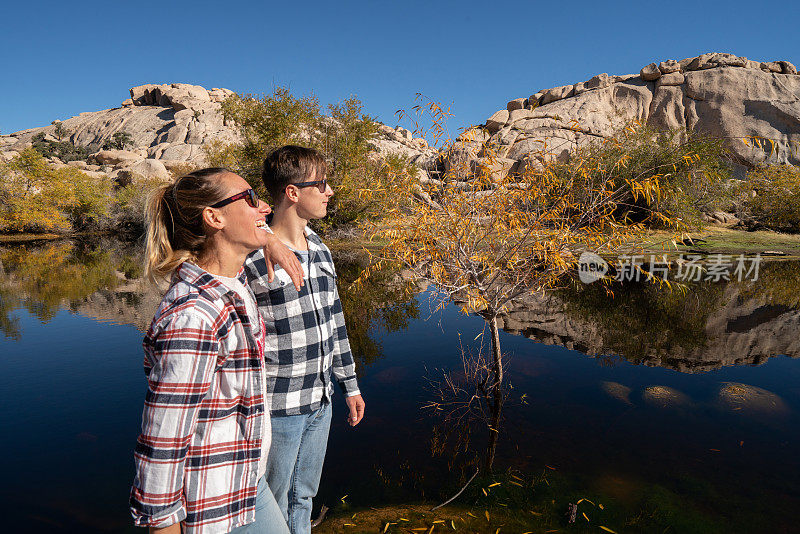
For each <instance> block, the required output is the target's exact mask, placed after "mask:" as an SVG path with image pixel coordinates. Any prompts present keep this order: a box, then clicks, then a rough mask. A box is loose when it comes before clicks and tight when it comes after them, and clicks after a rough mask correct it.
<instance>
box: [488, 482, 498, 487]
mask: <svg viewBox="0 0 800 534" xmlns="http://www.w3.org/2000/svg"><path fill="white" fill-rule="evenodd" d="M499 485H500V482H495V483H494V484H489V487H490V488H493V487H495V486H499Z"/></svg>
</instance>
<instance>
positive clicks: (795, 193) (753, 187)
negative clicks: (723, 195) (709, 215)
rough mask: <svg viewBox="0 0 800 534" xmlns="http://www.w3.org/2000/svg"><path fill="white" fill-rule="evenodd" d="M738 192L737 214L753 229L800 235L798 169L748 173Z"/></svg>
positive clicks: (784, 167) (781, 167)
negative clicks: (739, 201)
mask: <svg viewBox="0 0 800 534" xmlns="http://www.w3.org/2000/svg"><path fill="white" fill-rule="evenodd" d="M738 191H739V193H740V196H739V198H740V199H741V203H740V205H739V214H740V215H741V216H742V218H745V219H748V220H750V221H752V223H753V225H754V226H755V227H762V228H768V229H771V230H776V231H779V232H792V233H796V232H800V168H798V167H795V166H793V165H770V166H767V167H758V168H756V169H754V170H752V171H750V172H749V173H748V175H747V179H746V180H745V181H744V182H743V183H742V184H741V185H740V186H739V188H738Z"/></svg>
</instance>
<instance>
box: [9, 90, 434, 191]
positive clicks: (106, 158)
mask: <svg viewBox="0 0 800 534" xmlns="http://www.w3.org/2000/svg"><path fill="white" fill-rule="evenodd" d="M233 94H234V93H233V91H231V90H229V89H219V88H213V89H211V90H207V89H205V88H203V87H201V86H199V85H190V84H185V83H173V84H160V85H159V84H145V85H140V86H137V87H133V88H131V89H130V98H128V99H126V100H125V101H124V102H122V104H121V106H120V107H118V108H113V109H106V110H103V111H94V112H85V113H81V114H80V115H78V116H77V117H72V118H69V119H66V120H65V121H63V122H62V123H61V125H62V127H63V128H65V129H66V130H68V131H69V132H70V137H69V141H70V142H72V143H73V144H74V145H76V146H83V147H90V148H91V149H93V150H94V153H93V154H92V156H91V157H90V158H89V161H86V162H81V161H77V162H70V164H71V165H73V166H76V167H79V168H81V169H82V170H84V171H89V172H105V173H107V174H110V175H112V177H114V178H116V179H117V180H118V181H120V182H123V183H124V182H127V181H128V180H130V179H131V177H134V176H137V177H144V178H156V179H169V177H170V176H171V173H173V171H177V172H181V171H183V170H185V169H186V168H188V167H189V166H203V165H205V164H206V161H205V151H204V146H205V145H207V144H208V143H211V142H215V141H219V142H222V143H230V142H235V141H237V140H238V134H237V132H236V129H235V128H234V127H233V126H232V125H231V124H228V123H227V122H226V121H225V119H224V117H223V115H222V111H221V107H222V101H223V100H225V99H226V98H228V97H229V96H231V95H233ZM119 132H124V133H126V134H128V135H129V136H130V145H131V146H127V147H126V149H125V150H101V148H102V146H103V144H104V143H105V142H106V141H108V140H112V139H113V137H114V135H115V134H117V133H119ZM39 133H44V134H45V136H46V139H55V138H54V137H53V135H54V134H55V126H54V125H49V126H45V127H43V128H32V129H29V130H22V131H19V132H16V133H13V134H11V135H3V136H0V160H8V159H10V158H12V157H13V156H15V155H16V154H18V153H19V151H20V150H22V149H24V148H26V147H28V146H30V145H31V142H32V140H33V138H34V136H36V135H37V134H39ZM375 145H376V148H377V154H379V155H381V156H385V155H387V154H390V153H399V154H403V155H405V156H407V157H408V158H409V159H411V160H417V159H419V158H420V157H422V156H424V155H425V154H426V153H428V152H430V149H428V148H427V144H426V143H425V140H424V139H415V138H414V137H413V136H412V135H411V134H410V132H408V130H404V129H403V128H396V129H395V128H391V127H389V126H386V125H380V131H379V137H378V139H376V140H375ZM54 163H56V164H57V165H58V164H60V162H54Z"/></svg>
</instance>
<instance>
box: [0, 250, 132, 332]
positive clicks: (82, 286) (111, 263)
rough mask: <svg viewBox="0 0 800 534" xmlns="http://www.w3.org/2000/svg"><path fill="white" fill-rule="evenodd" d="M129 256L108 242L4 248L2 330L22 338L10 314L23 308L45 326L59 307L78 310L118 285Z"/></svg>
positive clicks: (0, 259)
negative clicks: (97, 293)
mask: <svg viewBox="0 0 800 534" xmlns="http://www.w3.org/2000/svg"><path fill="white" fill-rule="evenodd" d="M130 262H131V259H130V254H127V255H126V254H123V253H122V251H121V250H120V248H119V246H116V247H115V246H113V245H112V246H109V243H100V242H95V243H77V242H73V241H59V242H55V243H48V244H46V245H43V246H16V247H8V248H0V264H2V266H3V270H2V273H0V330H1V331H3V333H4V334H5V335H6V336H7V337H11V338H13V339H18V338H19V336H20V329H19V324H18V321H16V320H15V319H14V318H12V317H11V316H10V313H11V312H12V311H13V310H14V309H17V308H19V307H20V306H23V305H24V306H25V308H26V309H27V310H28V311H29V312H30V313H31V314H32V315H34V316H35V317H37V318H38V319H39V320H41V321H43V322H47V321H49V320H51V319H52V318H53V317H54V316H55V314H56V312H57V311H58V310H59V308H60V307H62V306H64V305H67V306H74V305H76V304H77V303H78V302H80V301H81V300H82V299H84V298H86V297H87V296H89V295H91V294H92V293H94V292H95V291H98V290H99V289H107V288H114V287H115V286H116V285H117V284H118V283H119V278H118V276H117V271H118V270H119V269H120V268H121V267H124V266H125V265H126V264H128V263H130Z"/></svg>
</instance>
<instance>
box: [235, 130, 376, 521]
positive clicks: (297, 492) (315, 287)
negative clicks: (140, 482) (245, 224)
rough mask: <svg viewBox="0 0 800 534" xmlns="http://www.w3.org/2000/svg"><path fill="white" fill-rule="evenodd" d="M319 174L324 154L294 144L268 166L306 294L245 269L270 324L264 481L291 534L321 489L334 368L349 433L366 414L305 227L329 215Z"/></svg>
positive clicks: (328, 272) (318, 254)
mask: <svg viewBox="0 0 800 534" xmlns="http://www.w3.org/2000/svg"><path fill="white" fill-rule="evenodd" d="M325 174H326V165H325V160H324V159H323V158H322V156H321V155H320V154H319V153H318V152H316V151H315V150H311V149H308V148H303V147H299V146H284V147H281V148H279V149H277V150H275V151H273V152H272V153H271V154H270V155H269V156H268V157H267V159H266V160H265V161H264V169H263V174H262V179H263V181H264V186H265V187H266V188H267V191H268V192H269V194H270V195H271V196H272V200H273V204H274V210H273V214H272V218H271V219H270V220H268V222H269V226H270V228H271V230H272V232H273V233H274V234H275V236H277V237H278V238H279V239H280V240H281V241H283V243H284V244H285V245H286V246H288V247H289V248H290V249H291V250H292V251H293V252H294V254H295V255H296V256H297V258H298V259H299V260H300V263H301V264H302V266H303V282H304V283H303V285H302V287H301V288H300V289H299V290H298V289H297V287H296V286H295V285H294V284H292V281H291V278H290V277H289V275H288V274H287V272H286V271H285V270H284V269H283V268H280V267H277V266H276V268H275V273H274V274H275V275H274V279H273V281H271V282H270V281H269V274H270V273H269V272H268V262H266V261H265V259H264V255H263V253H262V251H257V252H254V253H253V254H251V255H250V256H249V257H248V259H247V261H246V262H245V271H246V272H247V278H248V282H249V284H250V287H251V288H252V289H253V292H254V293H255V295H256V300H257V302H258V307H259V311H260V312H261V315H262V317H263V318H264V321H265V323H266V337H265V346H264V358H265V361H266V375H267V381H268V382H267V389H266V391H267V405H268V406H270V410H271V417H272V444H271V446H270V451H269V456H268V458H267V482H268V484H269V487H270V489H271V490H272V492H273V493H274V495H275V499H276V500H277V502H278V505H279V506H280V507H281V508H282V510H283V513H284V515H285V517H286V521H287V523H288V525H289V529H290V530H291V531H292V534H304V533H309V532H310V531H311V500H312V498H313V497H314V496H315V495H316V493H317V488H318V487H319V482H320V476H321V474H322V463H323V460H324V459H325V450H326V448H327V444H328V431H329V429H330V420H331V397H332V395H333V385H332V382H331V371H333V376H334V377H335V379H336V381H337V382H338V383H339V386H340V388H341V389H342V391H343V392H344V395H345V401H346V403H347V406H348V408H349V410H350V413H349V415H348V423H349V424H350V425H351V426H355V425H357V424H358V423H359V422H360V421H361V418H362V417H363V416H364V401H363V399H362V398H361V393H360V392H359V390H358V384H357V381H356V374H355V364H354V362H353V356H352V354H351V352H350V344H349V343H348V341H347V330H346V328H345V325H344V315H343V314H342V304H341V302H340V301H339V292H338V290H337V288H336V271H335V270H334V266H333V259H332V257H331V253H330V250H328V247H326V246H325V245H324V244H323V243H322V241H321V240H320V238H319V236H317V234H316V233H314V232H313V231H311V229H310V228H308V226H307V225H308V222H309V221H310V220H313V219H321V218H322V217H325V215H326V214H327V206H328V201H329V200H330V198H331V197H332V196H333V190H332V189H331V187H330V185H329V184H328V183H327V179H326V176H325Z"/></svg>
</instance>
